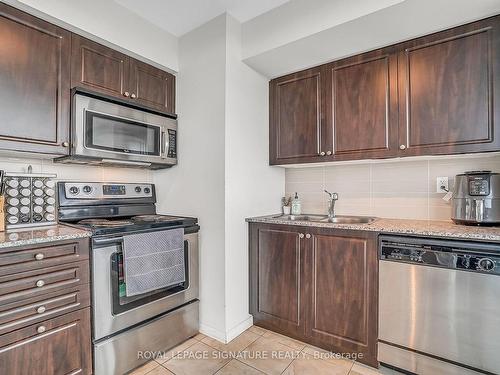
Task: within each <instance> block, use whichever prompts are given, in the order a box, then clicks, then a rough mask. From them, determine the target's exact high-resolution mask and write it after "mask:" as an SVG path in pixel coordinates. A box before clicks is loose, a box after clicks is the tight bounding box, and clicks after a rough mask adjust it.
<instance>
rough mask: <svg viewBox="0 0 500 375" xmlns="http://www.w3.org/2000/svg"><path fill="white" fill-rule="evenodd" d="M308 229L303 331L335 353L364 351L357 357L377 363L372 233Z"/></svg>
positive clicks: (373, 236) (373, 238)
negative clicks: (306, 288) (306, 308)
mask: <svg viewBox="0 0 500 375" xmlns="http://www.w3.org/2000/svg"><path fill="white" fill-rule="evenodd" d="M311 234H312V237H311V239H310V242H311V254H310V258H309V259H310V262H308V265H307V266H308V267H307V271H306V275H305V281H304V282H305V283H306V284H308V285H309V286H308V288H309V290H310V294H308V296H307V297H306V298H308V301H307V305H308V306H309V307H310V308H309V314H308V319H307V322H308V323H307V336H310V337H311V339H312V342H314V343H315V344H316V345H318V346H321V347H323V348H325V349H328V350H331V351H334V352H342V353H349V352H351V353H363V360H362V361H363V362H365V363H368V364H372V365H375V366H376V365H377V364H378V362H377V352H376V348H377V290H378V288H377V237H376V235H375V234H371V233H364V232H348V231H332V230H322V229H319V228H315V229H313V230H312V231H311Z"/></svg>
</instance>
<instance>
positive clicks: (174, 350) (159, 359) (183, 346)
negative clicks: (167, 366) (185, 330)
mask: <svg viewBox="0 0 500 375" xmlns="http://www.w3.org/2000/svg"><path fill="white" fill-rule="evenodd" d="M197 342H198V340H195V339H194V337H193V338H190V339H188V340H186V341H184V342H183V343H182V344H179V345H177V346H176V347H174V348H172V349H170V350H167V351H165V352H163V353H161V354H160V355H159V356H158V357H157V358H155V360H156V362H158V363H164V362H166V361H168V360H169V359H170V358H172V357H175V356H176V355H177V354H178V353H180V352H183V351H184V350H186V349H187V348H189V347H190V346H193V345H194V344H196V343H197Z"/></svg>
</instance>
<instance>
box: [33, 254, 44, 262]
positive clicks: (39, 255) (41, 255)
mask: <svg viewBox="0 0 500 375" xmlns="http://www.w3.org/2000/svg"><path fill="white" fill-rule="evenodd" d="M43 258H45V256H44V255H43V254H42V253H38V254H36V255H35V259H36V260H42V259H43Z"/></svg>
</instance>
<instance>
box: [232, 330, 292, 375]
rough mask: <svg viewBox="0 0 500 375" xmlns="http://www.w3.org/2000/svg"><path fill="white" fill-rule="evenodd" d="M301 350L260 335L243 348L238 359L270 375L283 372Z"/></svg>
mask: <svg viewBox="0 0 500 375" xmlns="http://www.w3.org/2000/svg"><path fill="white" fill-rule="evenodd" d="M298 354H300V352H298V351H296V350H293V349H292V348H291V347H289V346H286V345H284V344H282V343H280V342H279V341H277V340H275V339H273V338H268V337H260V338H259V339H257V340H256V341H254V342H253V343H252V344H250V346H249V347H248V348H246V349H245V350H243V351H242V352H241V353H240V354H239V357H238V359H239V360H240V361H241V362H243V363H245V364H247V365H249V366H251V367H254V368H256V369H258V370H260V371H262V372H264V373H266V374H268V375H278V374H281V373H282V372H283V371H284V370H285V369H286V368H287V367H288V365H289V364H290V363H291V362H292V360H293V359H294V358H295V357H296V356H297V355H298Z"/></svg>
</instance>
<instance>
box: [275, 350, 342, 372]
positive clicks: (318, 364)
mask: <svg viewBox="0 0 500 375" xmlns="http://www.w3.org/2000/svg"><path fill="white" fill-rule="evenodd" d="M348 373H349V369H348V368H345V367H344V366H342V365H339V366H336V365H334V364H332V363H330V362H327V361H322V360H321V359H315V358H314V357H313V356H310V355H309V354H305V353H303V355H301V356H299V357H298V358H297V359H295V360H294V361H293V362H292V363H291V364H290V366H288V367H287V368H286V370H285V371H284V372H283V375H347V374H348Z"/></svg>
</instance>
